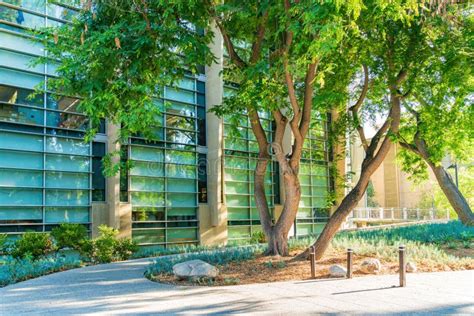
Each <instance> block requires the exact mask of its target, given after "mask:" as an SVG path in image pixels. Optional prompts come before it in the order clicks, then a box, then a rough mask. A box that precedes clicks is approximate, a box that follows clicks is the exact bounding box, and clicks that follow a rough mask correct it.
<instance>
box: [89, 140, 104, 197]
mask: <svg viewBox="0 0 474 316" xmlns="http://www.w3.org/2000/svg"><path fill="white" fill-rule="evenodd" d="M104 156H105V144H104V143H93V144H92V201H105V176H104V174H103V171H104V166H103V164H102V158H104Z"/></svg>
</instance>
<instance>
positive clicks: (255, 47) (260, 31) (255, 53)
mask: <svg viewBox="0 0 474 316" xmlns="http://www.w3.org/2000/svg"><path fill="white" fill-rule="evenodd" d="M267 19H268V10H267V11H265V13H264V14H263V17H262V19H261V21H260V23H259V25H258V28H257V34H256V39H255V42H254V43H253V44H252V56H251V57H250V63H251V64H254V63H256V62H257V60H258V58H259V57H260V52H261V51H262V42H263V37H264V36H265V22H266V21H267Z"/></svg>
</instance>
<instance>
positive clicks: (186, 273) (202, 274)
mask: <svg viewBox="0 0 474 316" xmlns="http://www.w3.org/2000/svg"><path fill="white" fill-rule="evenodd" d="M173 273H174V275H175V276H176V277H178V279H192V280H196V279H201V278H215V277H216V276H217V275H218V274H219V270H218V269H217V268H216V267H214V266H213V265H210V264H209V263H207V262H204V261H202V260H190V261H185V262H181V263H178V264H175V265H174V266H173Z"/></svg>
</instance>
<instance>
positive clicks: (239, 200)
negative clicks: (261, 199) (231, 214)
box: [226, 195, 250, 207]
mask: <svg viewBox="0 0 474 316" xmlns="http://www.w3.org/2000/svg"><path fill="white" fill-rule="evenodd" d="M226 202H227V203H226V204H227V205H228V206H236V207H239V206H250V204H249V203H250V202H249V197H248V196H246V195H244V196H239V195H226Z"/></svg>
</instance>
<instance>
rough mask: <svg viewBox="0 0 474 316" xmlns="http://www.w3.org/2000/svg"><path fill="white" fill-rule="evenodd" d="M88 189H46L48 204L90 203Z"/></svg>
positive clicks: (71, 204)
mask: <svg viewBox="0 0 474 316" xmlns="http://www.w3.org/2000/svg"><path fill="white" fill-rule="evenodd" d="M88 204H89V191H88V190H46V205H64V206H74V205H88Z"/></svg>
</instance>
